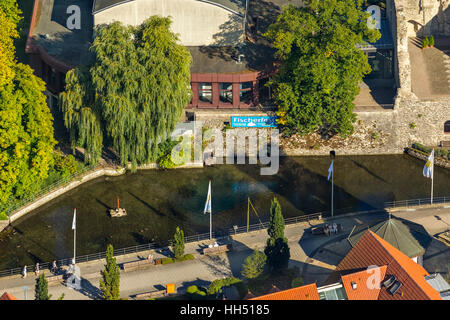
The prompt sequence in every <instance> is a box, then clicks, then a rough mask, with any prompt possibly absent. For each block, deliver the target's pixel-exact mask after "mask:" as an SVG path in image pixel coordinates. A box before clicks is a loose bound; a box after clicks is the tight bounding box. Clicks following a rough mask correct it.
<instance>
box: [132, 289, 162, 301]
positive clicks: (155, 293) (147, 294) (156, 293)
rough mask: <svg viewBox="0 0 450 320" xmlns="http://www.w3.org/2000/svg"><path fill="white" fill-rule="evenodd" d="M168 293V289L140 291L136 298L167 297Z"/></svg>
mask: <svg viewBox="0 0 450 320" xmlns="http://www.w3.org/2000/svg"><path fill="white" fill-rule="evenodd" d="M166 295H167V293H166V290H158V291H152V292H145V293H140V294H137V295H135V296H134V298H135V299H143V298H160V297H165V296H166Z"/></svg>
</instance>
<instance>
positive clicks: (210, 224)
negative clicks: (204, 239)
mask: <svg viewBox="0 0 450 320" xmlns="http://www.w3.org/2000/svg"><path fill="white" fill-rule="evenodd" d="M209 192H210V194H209V196H210V198H209V201H210V208H209V240H212V204H211V197H212V195H211V193H212V192H211V180H209Z"/></svg>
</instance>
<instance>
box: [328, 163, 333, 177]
mask: <svg viewBox="0 0 450 320" xmlns="http://www.w3.org/2000/svg"><path fill="white" fill-rule="evenodd" d="M333 162H334V160H333V161H331V165H330V167H329V168H328V180H330V177H331V173H332V172H333Z"/></svg>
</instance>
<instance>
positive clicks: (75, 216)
mask: <svg viewBox="0 0 450 320" xmlns="http://www.w3.org/2000/svg"><path fill="white" fill-rule="evenodd" d="M76 219H77V208H75V213H74V221H75V228H73V264H74V265H75V257H76V249H77V247H76V244H77V224H76Z"/></svg>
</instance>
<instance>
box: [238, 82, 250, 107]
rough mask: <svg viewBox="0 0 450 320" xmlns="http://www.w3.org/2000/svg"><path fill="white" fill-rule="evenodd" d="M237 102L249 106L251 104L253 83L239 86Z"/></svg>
mask: <svg viewBox="0 0 450 320" xmlns="http://www.w3.org/2000/svg"><path fill="white" fill-rule="evenodd" d="M239 101H240V102H241V103H245V104H250V103H252V102H253V83H252V82H242V83H240V84H239Z"/></svg>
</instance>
